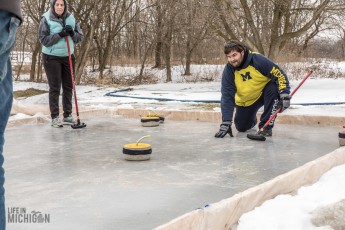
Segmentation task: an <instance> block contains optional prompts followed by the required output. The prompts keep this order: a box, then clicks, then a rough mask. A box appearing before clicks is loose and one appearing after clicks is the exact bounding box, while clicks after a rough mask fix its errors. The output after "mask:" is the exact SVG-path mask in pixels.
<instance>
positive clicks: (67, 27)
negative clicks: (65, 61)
mask: <svg viewBox="0 0 345 230" xmlns="http://www.w3.org/2000/svg"><path fill="white" fill-rule="evenodd" d="M65 29H66V31H67V33H68V35H69V36H71V37H73V36H74V30H73V28H72V26H70V25H67V26H65Z"/></svg>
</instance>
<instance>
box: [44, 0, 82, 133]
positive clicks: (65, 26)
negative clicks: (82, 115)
mask: <svg viewBox="0 0 345 230" xmlns="http://www.w3.org/2000/svg"><path fill="white" fill-rule="evenodd" d="M38 37H39V40H40V42H41V43H42V45H43V48H42V53H43V57H42V59H43V60H42V61H43V66H44V69H45V72H46V75H47V79H48V84H49V108H50V114H51V118H52V127H55V128H60V127H63V125H62V122H64V123H69V124H70V123H73V122H74V119H73V117H72V94H73V93H72V90H73V85H72V78H71V74H70V67H69V61H68V49H67V43H66V40H65V37H68V39H69V44H70V49H71V57H72V63H73V69H74V61H75V57H74V55H73V53H74V44H75V43H79V42H81V41H82V40H83V37H84V34H83V32H82V31H81V29H80V26H79V24H78V23H77V22H76V19H75V18H74V16H73V15H72V14H71V13H70V12H69V11H68V7H67V1H66V0H51V1H50V9H49V10H48V11H47V12H45V13H44V14H43V16H42V19H41V22H40V26H39V30H38ZM61 85H62V107H63V120H62V122H61V120H60V118H59V95H60V89H61Z"/></svg>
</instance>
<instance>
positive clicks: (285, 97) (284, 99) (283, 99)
mask: <svg viewBox="0 0 345 230" xmlns="http://www.w3.org/2000/svg"><path fill="white" fill-rule="evenodd" d="M289 107H290V95H289V94H287V93H282V94H280V99H279V103H278V108H280V112H281V113H282V112H283V111H284V110H285V109H287V108H289Z"/></svg>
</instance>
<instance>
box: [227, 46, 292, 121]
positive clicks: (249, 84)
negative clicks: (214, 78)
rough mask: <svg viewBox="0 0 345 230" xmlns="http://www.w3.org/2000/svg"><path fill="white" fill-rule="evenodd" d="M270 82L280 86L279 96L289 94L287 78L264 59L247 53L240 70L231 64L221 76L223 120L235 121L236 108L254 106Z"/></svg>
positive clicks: (273, 64) (277, 67)
mask: <svg viewBox="0 0 345 230" xmlns="http://www.w3.org/2000/svg"><path fill="white" fill-rule="evenodd" d="M271 81H273V82H275V83H276V84H277V90H278V91H279V93H287V94H290V85H289V80H288V78H287V76H286V74H285V73H284V71H283V70H282V69H280V67H279V66H278V65H276V64H275V63H273V62H272V61H271V60H270V59H268V58H267V57H265V56H264V55H262V54H259V53H254V52H251V51H248V50H246V51H245V56H244V59H243V62H242V65H241V66H240V67H236V68H235V67H233V66H232V65H230V64H229V63H228V64H227V65H226V66H225V68H224V71H223V75H222V88H221V93H222V98H221V110H222V120H223V121H232V117H233V113H234V108H235V106H244V107H246V106H250V105H252V104H254V103H255V102H256V101H257V100H258V99H259V98H260V96H261V95H262V91H263V89H264V87H265V86H266V85H267V84H268V83H269V82H271Z"/></svg>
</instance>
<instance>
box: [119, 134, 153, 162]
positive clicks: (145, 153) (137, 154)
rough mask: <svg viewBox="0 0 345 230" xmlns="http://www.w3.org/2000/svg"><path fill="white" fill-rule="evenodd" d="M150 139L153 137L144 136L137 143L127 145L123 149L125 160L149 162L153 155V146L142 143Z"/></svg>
mask: <svg viewBox="0 0 345 230" xmlns="http://www.w3.org/2000/svg"><path fill="white" fill-rule="evenodd" d="M149 137H151V136H150V135H147V136H143V137H142V138H140V139H139V140H138V141H137V142H136V143H130V144H125V145H124V146H123V149H122V153H123V156H124V159H125V160H128V161H146V160H149V159H150V157H151V153H152V148H151V145H150V144H147V143H140V141H141V140H142V139H144V138H149Z"/></svg>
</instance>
